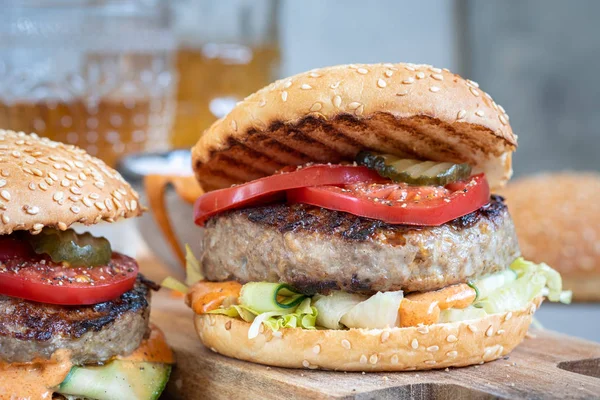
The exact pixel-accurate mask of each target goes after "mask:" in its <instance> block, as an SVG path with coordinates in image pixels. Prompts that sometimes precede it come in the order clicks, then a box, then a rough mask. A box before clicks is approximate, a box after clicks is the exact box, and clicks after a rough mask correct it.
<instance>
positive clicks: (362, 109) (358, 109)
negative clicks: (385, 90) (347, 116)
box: [354, 105, 365, 115]
mask: <svg viewBox="0 0 600 400" xmlns="http://www.w3.org/2000/svg"><path fill="white" fill-rule="evenodd" d="M363 111H365V106H364V105H361V106H360V107H358V108H357V109H356V110H354V114H355V115H362V113H363Z"/></svg>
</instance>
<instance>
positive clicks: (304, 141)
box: [168, 63, 569, 371]
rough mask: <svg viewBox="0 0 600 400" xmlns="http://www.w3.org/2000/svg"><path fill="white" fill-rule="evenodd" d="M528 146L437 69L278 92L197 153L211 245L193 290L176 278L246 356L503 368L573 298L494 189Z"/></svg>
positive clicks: (372, 74) (482, 101)
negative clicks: (555, 307)
mask: <svg viewBox="0 0 600 400" xmlns="http://www.w3.org/2000/svg"><path fill="white" fill-rule="evenodd" d="M516 146H517V142H516V136H515V135H514V134H513V132H512V129H511V127H510V125H509V122H508V116H507V115H506V113H505V112H504V109H503V108H502V107H501V106H499V105H498V104H496V103H495V102H494V101H493V100H492V98H491V97H490V96H489V95H488V94H486V93H485V92H483V91H482V90H481V89H480V88H479V86H478V84H477V83H475V82H473V81H470V80H465V79H463V78H461V77H460V76H458V75H456V74H453V73H451V72H449V71H448V70H442V69H439V68H435V67H432V66H430V65H415V64H403V63H399V64H362V65H342V66H336V67H329V68H323V69H316V70H313V71H309V72H306V73H303V74H299V75H296V76H292V77H290V78H287V79H283V80H280V81H277V82H275V83H273V84H271V85H269V86H267V87H265V88H263V89H261V90H259V91H258V92H256V93H254V94H252V95H250V96H248V97H247V98H246V99H245V100H244V101H242V102H240V103H238V105H237V106H236V107H235V108H234V109H233V110H232V111H231V112H230V113H229V114H228V115H227V116H225V117H224V118H222V119H220V120H219V121H217V122H215V123H214V124H213V125H212V126H211V127H210V128H209V129H208V130H207V131H206V132H205V133H204V134H203V135H202V137H201V138H200V140H199V141H198V143H197V144H196V146H195V147H194V149H193V151H192V158H193V160H192V161H193V168H194V171H195V174H196V177H197V179H198V181H199V182H200V184H201V185H202V187H203V189H205V190H206V191H207V192H206V193H205V194H204V195H202V196H200V197H199V198H198V200H197V202H196V204H195V220H196V223H197V224H198V225H201V226H204V231H203V236H202V240H203V246H204V249H203V252H202V253H201V254H199V260H195V259H194V258H193V257H188V271H189V274H188V281H187V283H188V284H192V285H191V287H189V288H187V287H185V286H184V285H181V284H177V283H176V282H173V281H171V282H168V283H169V284H170V286H171V287H173V288H178V290H181V291H185V292H187V297H186V299H187V302H188V304H189V305H190V307H192V309H193V310H194V312H195V313H196V315H195V317H194V322H195V326H196V330H197V332H198V335H199V337H200V339H201V340H202V342H203V343H204V344H205V345H206V346H207V347H209V348H210V349H212V350H213V351H216V352H218V353H221V354H224V355H227V356H230V357H235V358H239V359H243V360H248V361H253V362H257V363H262V364H267V365H275V366H282V367H292V368H309V369H316V368H321V369H333V370H344V371H403V370H421V369H432V368H446V367H456V366H464V365H471V364H478V363H481V362H486V361H491V360H495V359H497V358H499V357H502V356H504V355H506V354H507V353H509V352H510V351H511V350H512V349H513V348H515V347H516V346H517V345H518V344H519V343H520V342H521V341H522V339H523V338H524V337H525V334H526V332H527V330H528V328H529V324H530V322H531V318H532V314H533V313H534V312H535V310H537V308H538V306H539V305H540V303H541V301H542V298H543V297H544V296H547V297H548V299H549V300H551V301H564V302H568V301H569V298H568V295H569V294H568V293H565V292H562V286H561V278H560V275H559V274H558V273H557V272H556V271H554V270H552V269H551V268H549V267H547V266H545V265H537V264H534V263H532V262H529V261H526V260H524V259H522V258H520V249H519V246H518V242H517V238H516V234H515V230H514V225H513V223H512V220H511V217H510V215H509V212H508V209H507V207H506V205H505V204H504V202H503V199H502V198H501V197H499V196H495V195H493V194H491V192H490V188H491V190H495V189H498V188H500V187H502V186H503V185H504V183H505V182H506V181H507V180H508V179H509V178H510V176H511V174H512V169H511V154H512V152H513V151H514V150H515V149H516ZM199 237H200V236H199ZM196 281H198V282H197V283H195V284H194V283H193V282H196Z"/></svg>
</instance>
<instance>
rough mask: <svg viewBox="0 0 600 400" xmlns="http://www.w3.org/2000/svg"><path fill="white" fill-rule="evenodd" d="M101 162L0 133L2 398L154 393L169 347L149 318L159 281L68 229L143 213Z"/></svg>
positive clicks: (165, 372)
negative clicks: (153, 292) (142, 273)
mask: <svg viewBox="0 0 600 400" xmlns="http://www.w3.org/2000/svg"><path fill="white" fill-rule="evenodd" d="M142 211H143V210H142V206H141V205H140V204H139V203H138V195H137V193H136V192H135V191H133V190H132V189H131V187H130V186H129V185H128V184H127V183H126V182H125V181H124V180H123V178H122V177H121V176H120V175H119V174H118V173H117V172H116V171H114V170H113V169H111V168H110V167H108V166H107V165H106V164H105V163H104V162H102V161H100V160H99V159H97V158H94V157H91V156H90V155H89V154H87V153H86V152H85V151H83V150H81V149H79V148H77V147H74V146H70V145H64V144H62V143H58V142H54V141H51V140H48V139H46V138H39V137H38V136H37V135H35V134H31V135H27V134H25V133H22V132H20V133H16V132H13V131H5V130H0V398H2V399H4V398H10V399H13V398H19V399H20V398H28V399H42V398H45V399H49V398H55V399H75V398H77V399H79V398H85V399H98V400H105V399H106V400H109V399H139V400H147V399H156V398H158V397H159V396H160V393H161V392H162V390H163V388H164V387H165V384H166V382H167V380H168V378H169V374H170V371H171V364H173V354H172V352H171V350H170V349H169V347H168V346H167V343H166V341H165V338H164V336H163V334H162V333H161V332H160V330H159V329H158V328H157V327H155V326H152V325H151V324H150V323H149V316H150V297H151V292H152V290H155V289H157V285H156V284H154V283H153V282H151V281H148V280H147V279H145V278H144V277H143V276H142V275H140V274H139V267H138V264H137V262H136V261H135V260H134V259H133V258H130V257H127V256H125V255H123V254H120V253H117V252H113V251H112V247H111V244H110V243H109V241H108V240H107V239H105V238H102V237H94V236H92V235H91V234H90V233H77V232H75V231H74V230H73V229H71V227H72V226H73V225H74V224H79V226H80V227H81V226H84V225H87V226H89V225H93V224H96V223H99V222H101V221H107V222H114V221H117V220H119V219H122V218H130V217H136V216H139V215H141V214H142Z"/></svg>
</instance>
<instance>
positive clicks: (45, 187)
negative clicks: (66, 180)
mask: <svg viewBox="0 0 600 400" xmlns="http://www.w3.org/2000/svg"><path fill="white" fill-rule="evenodd" d="M38 187H39V188H40V189H42V190H43V191H46V190H48V185H46V182H40V183H39V184H38Z"/></svg>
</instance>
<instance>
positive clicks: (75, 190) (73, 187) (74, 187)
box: [69, 186, 81, 194]
mask: <svg viewBox="0 0 600 400" xmlns="http://www.w3.org/2000/svg"><path fill="white" fill-rule="evenodd" d="M69 190H70V191H71V193H73V194H81V189H79V188H78V187H77V186H72V187H71V189H69Z"/></svg>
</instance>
